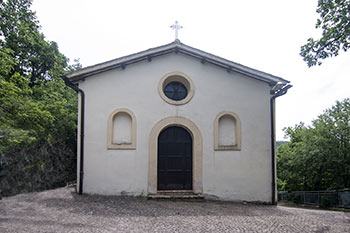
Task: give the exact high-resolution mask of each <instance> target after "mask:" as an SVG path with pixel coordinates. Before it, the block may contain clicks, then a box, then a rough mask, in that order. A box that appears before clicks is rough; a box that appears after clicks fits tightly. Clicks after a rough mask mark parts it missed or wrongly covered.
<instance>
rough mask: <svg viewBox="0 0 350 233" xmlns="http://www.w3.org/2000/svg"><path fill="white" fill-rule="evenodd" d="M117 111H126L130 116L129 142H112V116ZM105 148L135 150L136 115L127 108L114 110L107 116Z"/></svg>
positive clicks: (115, 114)
mask: <svg viewBox="0 0 350 233" xmlns="http://www.w3.org/2000/svg"><path fill="white" fill-rule="evenodd" d="M119 113H126V114H128V115H129V116H130V118H131V143H123V144H116V143H113V135H114V125H113V124H114V118H115V117H116V116H117V115H118V114H119ZM107 127H108V128H107V149H108V150H135V149H136V117H135V114H134V113H133V112H132V111H130V110H129V109H127V108H119V109H116V110H114V111H113V112H112V113H111V114H110V115H109V117H108V124H107Z"/></svg>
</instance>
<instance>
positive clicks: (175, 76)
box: [158, 71, 194, 105]
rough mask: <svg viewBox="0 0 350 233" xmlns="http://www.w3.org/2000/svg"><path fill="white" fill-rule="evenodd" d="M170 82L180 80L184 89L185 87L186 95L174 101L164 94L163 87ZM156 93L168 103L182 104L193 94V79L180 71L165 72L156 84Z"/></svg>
mask: <svg viewBox="0 0 350 233" xmlns="http://www.w3.org/2000/svg"><path fill="white" fill-rule="evenodd" d="M171 82H180V83H182V84H183V85H184V86H185V87H186V89H187V96H186V98H184V99H182V100H179V101H176V100H172V99H169V98H168V97H167V96H166V95H165V94H164V87H165V86H166V85H168V84H169V83H171ZM158 93H159V95H160V97H162V99H163V100H164V101H165V102H167V103H168V104H172V105H183V104H186V103H188V102H189V101H190V100H191V99H192V97H193V95H194V85H193V81H192V79H191V78H190V77H188V76H187V75H186V74H184V73H182V72H178V71H175V72H170V73H167V74H165V75H164V76H163V78H162V79H161V80H160V81H159V84H158Z"/></svg>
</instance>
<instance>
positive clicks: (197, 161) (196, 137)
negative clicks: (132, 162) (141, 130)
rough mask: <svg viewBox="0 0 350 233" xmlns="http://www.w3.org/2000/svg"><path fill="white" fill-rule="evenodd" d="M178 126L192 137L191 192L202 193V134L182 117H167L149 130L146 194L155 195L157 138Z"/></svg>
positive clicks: (193, 124)
mask: <svg viewBox="0 0 350 233" xmlns="http://www.w3.org/2000/svg"><path fill="white" fill-rule="evenodd" d="M171 126H179V127H182V128H184V129H186V130H187V132H188V133H189V134H190V135H191V136H192V190H193V192H194V193H202V192H203V182H202V180H203V178H202V177H203V175H202V170H203V168H202V167H203V162H202V161H203V154H202V151H203V145H202V134H201V132H200V130H199V128H198V127H197V126H196V124H195V123H193V122H192V121H191V120H189V119H186V118H184V117H167V118H164V119H162V120H160V121H159V122H158V123H157V124H156V125H155V126H154V127H153V128H152V130H151V132H150V135H149V153H148V190H147V191H148V194H156V193H157V190H158V188H157V185H158V184H157V183H158V182H157V173H158V172H157V170H158V136H159V134H160V133H161V132H162V131H163V130H164V129H166V128H168V127H171Z"/></svg>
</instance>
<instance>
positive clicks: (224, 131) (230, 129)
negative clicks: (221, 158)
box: [214, 111, 242, 150]
mask: <svg viewBox="0 0 350 233" xmlns="http://www.w3.org/2000/svg"><path fill="white" fill-rule="evenodd" d="M241 138H242V137H241V121H240V119H239V117H238V115H237V114H236V113H234V112H230V111H224V112H221V113H219V114H218V115H217V116H216V118H215V121H214V150H241V143H242V142H241Z"/></svg>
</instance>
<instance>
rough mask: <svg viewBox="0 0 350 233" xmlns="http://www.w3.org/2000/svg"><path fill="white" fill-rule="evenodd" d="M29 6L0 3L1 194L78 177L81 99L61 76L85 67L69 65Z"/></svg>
mask: <svg viewBox="0 0 350 233" xmlns="http://www.w3.org/2000/svg"><path fill="white" fill-rule="evenodd" d="M30 6H31V1H30V0H8V1H6V2H1V5H0V136H1V138H0V162H1V163H2V164H3V167H2V170H1V172H0V176H2V177H1V180H0V187H2V193H3V195H9V194H14V193H16V192H20V191H31V190H38V189H45V188H49V187H50V188H52V187H55V186H57V185H58V184H60V185H62V184H64V182H68V181H71V180H74V179H75V177H74V176H75V157H76V156H75V151H76V148H75V147H76V115H77V98H76V93H74V91H73V90H71V89H70V88H69V87H67V86H66V85H65V84H64V81H63V80H62V79H61V78H60V76H61V75H62V74H63V73H65V72H66V71H68V70H72V69H76V68H79V67H81V66H80V64H75V65H72V66H68V65H67V62H68V59H66V58H65V56H64V55H63V54H61V53H60V52H59V50H58V46H57V44H56V43H55V42H49V41H46V40H45V37H44V35H43V34H42V33H40V31H39V29H40V26H39V25H38V21H37V20H36V16H35V14H34V13H33V12H32V11H31V10H30ZM57 163H60V164H57ZM43 176H45V177H46V178H43Z"/></svg>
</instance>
